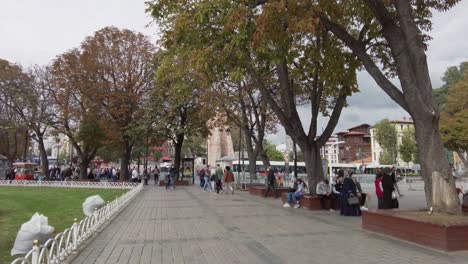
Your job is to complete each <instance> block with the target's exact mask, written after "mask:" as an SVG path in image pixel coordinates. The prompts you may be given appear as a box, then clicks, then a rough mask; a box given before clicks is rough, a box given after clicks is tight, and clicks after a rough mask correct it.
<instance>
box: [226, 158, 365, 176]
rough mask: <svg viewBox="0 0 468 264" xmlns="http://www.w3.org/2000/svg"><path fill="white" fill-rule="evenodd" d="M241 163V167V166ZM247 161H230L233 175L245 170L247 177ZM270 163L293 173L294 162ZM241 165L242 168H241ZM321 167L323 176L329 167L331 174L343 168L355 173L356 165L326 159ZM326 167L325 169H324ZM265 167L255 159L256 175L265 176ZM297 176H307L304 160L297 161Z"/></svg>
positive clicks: (274, 167) (276, 167)
mask: <svg viewBox="0 0 468 264" xmlns="http://www.w3.org/2000/svg"><path fill="white" fill-rule="evenodd" d="M242 164H244V165H243V167H242ZM249 164H250V163H249V161H248V160H244V161H241V162H240V164H239V160H234V161H232V163H231V167H232V168H233V173H234V175H235V176H238V175H239V172H245V175H246V177H247V178H248V175H249ZM270 165H271V167H272V168H273V170H275V171H278V172H285V173H286V174H288V173H289V174H293V173H294V162H289V163H287V162H284V161H270ZM241 167H242V168H243V169H241ZM322 168H324V171H325V172H324V174H325V175H324V176H326V175H330V169H331V170H332V172H333V176H334V175H336V174H338V170H340V169H345V170H348V171H352V172H353V173H357V171H358V166H357V165H356V164H350V163H330V164H328V163H327V161H326V160H322ZM325 168H326V169H325ZM266 169H267V168H266V167H265V166H264V165H263V162H262V161H257V162H256V164H255V171H256V174H257V176H266ZM297 176H298V177H299V178H303V177H307V171H306V166H305V162H303V161H300V162H297Z"/></svg>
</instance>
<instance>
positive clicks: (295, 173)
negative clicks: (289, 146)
mask: <svg viewBox="0 0 468 264" xmlns="http://www.w3.org/2000/svg"><path fill="white" fill-rule="evenodd" d="M293 152H294V177H295V178H297V146H296V141H294V140H293Z"/></svg>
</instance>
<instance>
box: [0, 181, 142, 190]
mask: <svg viewBox="0 0 468 264" xmlns="http://www.w3.org/2000/svg"><path fill="white" fill-rule="evenodd" d="M138 185H139V183H134V182H91V181H23V180H20V181H16V180H12V181H10V180H0V186H24V187H65V188H98V189H132V188H135V187H137V186H138Z"/></svg>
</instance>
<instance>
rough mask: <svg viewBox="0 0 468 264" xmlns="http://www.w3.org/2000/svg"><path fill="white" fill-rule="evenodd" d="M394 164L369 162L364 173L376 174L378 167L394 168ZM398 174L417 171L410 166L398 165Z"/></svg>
mask: <svg viewBox="0 0 468 264" xmlns="http://www.w3.org/2000/svg"><path fill="white" fill-rule="evenodd" d="M393 167H395V166H394V165H381V164H369V165H366V166H365V167H364V173H363V174H376V173H377V168H393ZM396 168H397V175H406V174H415V173H417V171H415V170H413V169H410V168H408V167H403V166H396Z"/></svg>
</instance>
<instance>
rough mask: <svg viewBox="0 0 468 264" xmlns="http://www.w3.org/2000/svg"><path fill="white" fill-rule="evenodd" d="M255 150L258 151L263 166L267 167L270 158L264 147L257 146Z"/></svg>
mask: <svg viewBox="0 0 468 264" xmlns="http://www.w3.org/2000/svg"><path fill="white" fill-rule="evenodd" d="M257 150H258V153H260V159H262V162H263V166H265V168H267V167H268V166H270V165H271V164H270V159H269V158H268V155H267V154H266V151H265V149H264V148H263V146H260V145H259V146H257Z"/></svg>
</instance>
